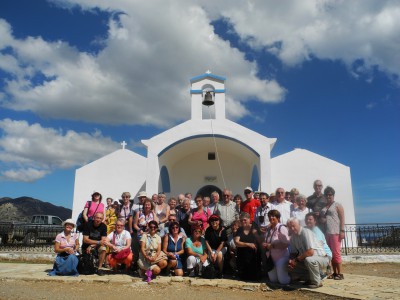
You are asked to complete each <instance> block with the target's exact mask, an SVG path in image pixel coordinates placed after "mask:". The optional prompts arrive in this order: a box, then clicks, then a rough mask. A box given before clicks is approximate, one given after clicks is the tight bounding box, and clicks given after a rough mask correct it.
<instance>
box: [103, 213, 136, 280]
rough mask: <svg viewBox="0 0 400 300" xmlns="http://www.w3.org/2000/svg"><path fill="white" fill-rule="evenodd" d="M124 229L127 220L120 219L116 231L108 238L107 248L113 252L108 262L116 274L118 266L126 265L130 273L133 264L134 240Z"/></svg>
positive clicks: (108, 257)
mask: <svg viewBox="0 0 400 300" xmlns="http://www.w3.org/2000/svg"><path fill="white" fill-rule="evenodd" d="M124 228H125V219H123V218H122V219H118V220H117V223H116V225H115V231H113V232H111V233H110V234H109V235H108V236H107V238H106V246H107V247H108V248H109V249H110V250H111V254H109V255H108V256H107V261H108V264H109V266H110V267H111V268H112V269H113V270H114V272H115V273H116V272H117V266H118V265H121V264H124V265H125V269H126V272H128V271H129V268H130V266H131V264H132V259H133V254H132V252H131V242H132V238H131V234H130V233H129V232H128V231H127V230H125V229H124ZM118 253H119V254H118Z"/></svg>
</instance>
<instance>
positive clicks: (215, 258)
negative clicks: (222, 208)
mask: <svg viewBox="0 0 400 300" xmlns="http://www.w3.org/2000/svg"><path fill="white" fill-rule="evenodd" d="M208 223H209V224H210V226H208V228H207V229H206V232H205V234H204V238H205V240H206V247H207V251H208V257H209V259H210V262H211V263H212V264H216V265H217V266H218V274H217V277H218V278H222V276H223V275H222V274H223V268H224V256H225V254H226V252H227V247H226V243H227V241H228V236H227V234H226V230H225V228H224V227H222V224H221V218H220V217H219V216H218V215H211V216H210V218H209V219H208Z"/></svg>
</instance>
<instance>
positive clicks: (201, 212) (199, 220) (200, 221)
mask: <svg viewBox="0 0 400 300" xmlns="http://www.w3.org/2000/svg"><path fill="white" fill-rule="evenodd" d="M194 201H195V203H196V205H197V208H193V209H192V211H191V213H190V216H189V224H190V225H192V228H194V226H200V227H201V229H202V230H203V232H204V230H205V229H206V228H207V227H208V223H207V222H208V217H209V216H210V209H209V208H205V207H204V206H203V197H202V196H200V195H197V196H196V198H195V200H194ZM192 230H193V229H192Z"/></svg>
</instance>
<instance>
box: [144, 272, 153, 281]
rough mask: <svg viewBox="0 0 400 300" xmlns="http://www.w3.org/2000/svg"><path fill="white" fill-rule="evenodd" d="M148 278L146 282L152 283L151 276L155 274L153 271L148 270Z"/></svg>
mask: <svg viewBox="0 0 400 300" xmlns="http://www.w3.org/2000/svg"><path fill="white" fill-rule="evenodd" d="M146 276H147V278H146V281H147V283H149V282H150V281H151V276H153V272H152V271H151V270H147V271H146Z"/></svg>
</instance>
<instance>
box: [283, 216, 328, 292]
mask: <svg viewBox="0 0 400 300" xmlns="http://www.w3.org/2000/svg"><path fill="white" fill-rule="evenodd" d="M287 226H288V228H289V231H290V232H291V238H290V250H291V254H290V259H289V264H288V269H289V274H290V277H291V279H292V281H296V280H303V279H304V280H306V282H305V284H306V285H307V287H308V288H311V289H312V288H318V287H321V286H322V282H321V276H320V274H321V271H322V270H324V269H325V268H326V267H327V266H328V264H329V258H328V256H327V255H326V252H325V251H324V249H323V247H322V246H320V245H319V243H318V242H317V240H316V238H315V235H314V233H313V232H312V231H311V230H310V229H308V228H303V227H301V225H300V222H299V220H298V219H296V218H290V219H289V220H288V222H287Z"/></svg>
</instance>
